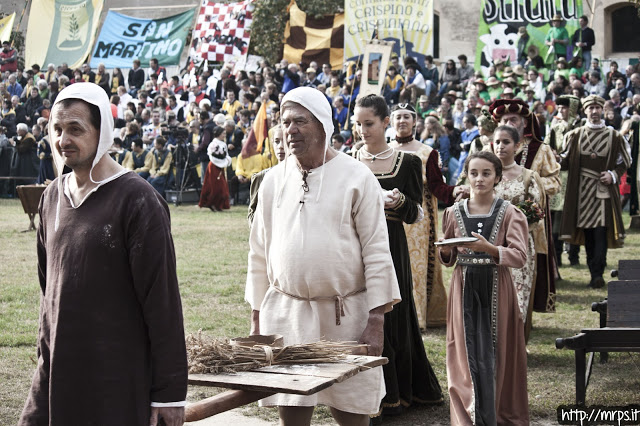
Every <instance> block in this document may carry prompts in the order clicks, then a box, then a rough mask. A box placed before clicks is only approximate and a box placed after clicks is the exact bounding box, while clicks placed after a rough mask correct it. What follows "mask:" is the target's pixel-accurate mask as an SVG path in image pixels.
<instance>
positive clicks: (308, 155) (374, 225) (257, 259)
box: [245, 87, 400, 426]
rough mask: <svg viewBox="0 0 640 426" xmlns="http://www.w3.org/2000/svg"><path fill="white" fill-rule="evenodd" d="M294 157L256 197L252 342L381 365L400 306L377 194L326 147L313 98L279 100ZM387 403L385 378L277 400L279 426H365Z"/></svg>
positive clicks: (329, 128)
mask: <svg viewBox="0 0 640 426" xmlns="http://www.w3.org/2000/svg"><path fill="white" fill-rule="evenodd" d="M281 122H282V128H283V135H284V139H285V141H286V144H287V146H288V151H289V154H290V155H289V156H288V157H287V158H286V159H285V160H284V161H283V162H282V163H280V164H278V165H277V166H275V167H274V168H273V169H272V170H271V172H269V173H268V174H267V175H266V176H265V178H264V182H263V184H262V185H261V187H260V193H259V196H258V200H259V201H258V206H257V209H256V214H255V218H254V222H253V226H252V229H251V237H250V242H249V243H250V251H249V267H248V272H247V288H246V293H245V298H246V300H247V301H248V302H249V303H250V304H251V308H252V310H253V312H252V326H251V333H252V334H274V333H277V334H282V335H283V336H284V343H285V345H291V344H298V343H309V342H315V341H318V340H321V339H324V340H335V341H346V340H351V341H355V340H357V341H360V342H362V343H366V344H368V345H369V349H368V354H369V355H372V356H380V355H381V353H382V346H383V323H384V313H385V312H388V311H389V310H391V306H392V305H393V304H395V303H397V302H399V301H400V292H399V289H398V282H397V279H396V276H395V272H394V268H393V263H392V260H391V254H390V252H389V241H388V235H387V230H386V223H385V217H384V204H383V200H382V193H381V190H380V185H379V184H378V182H377V180H376V178H375V177H374V175H373V174H372V173H371V171H369V169H368V168H367V167H366V166H364V165H363V164H361V163H359V162H358V161H356V160H354V159H352V158H351V157H349V156H347V155H346V154H343V153H338V152H337V151H335V150H334V149H333V148H330V147H329V141H330V138H331V135H332V134H333V123H332V119H331V107H330V105H329V103H328V102H327V100H326V99H325V97H324V95H322V93H321V92H319V91H318V90H316V89H312V88H307V87H303V88H297V89H294V90H292V91H290V92H289V93H287V95H286V96H285V97H284V98H283V100H282V107H281ZM384 394H385V388H384V379H383V377H382V368H381V367H378V368H374V369H371V370H368V371H366V372H362V373H360V374H358V375H357V376H355V377H353V378H351V379H349V380H346V381H345V382H343V383H339V384H335V385H333V386H332V387H330V388H328V389H326V390H323V391H321V392H318V393H317V394H315V395H312V396H298V395H287V394H278V395H275V396H273V397H270V398H267V399H264V400H263V401H262V404H263V405H267V406H274V405H276V406H279V410H280V418H281V424H282V425H285V426H286V425H295V426H300V425H309V424H310V422H311V415H312V413H313V409H314V406H315V405H317V404H324V405H327V406H329V407H330V408H331V412H332V414H333V416H334V418H335V419H336V421H337V422H338V423H339V424H340V425H358V426H359V425H363V426H365V425H368V424H369V414H372V413H375V412H377V411H378V409H379V406H380V401H381V400H382V397H383V396H384Z"/></svg>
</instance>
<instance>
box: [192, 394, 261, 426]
mask: <svg viewBox="0 0 640 426" xmlns="http://www.w3.org/2000/svg"><path fill="white" fill-rule="evenodd" d="M271 395H273V393H269V392H267V393H264V392H250V391H243V390H230V391H227V392H223V393H219V394H218V395H215V396H212V397H211V398H207V399H203V400H202V401H198V402H194V403H193V404H188V405H187V406H186V407H185V413H184V414H185V421H187V422H196V421H198V420H202V419H206V418H207V417H211V416H215V415H216V414H220V413H224V412H225V411H229V410H233V409H234V408H238V407H242V406H243V405H247V404H251V403H252V402H256V401H258V400H261V399H262V398H266V397H268V396H271Z"/></svg>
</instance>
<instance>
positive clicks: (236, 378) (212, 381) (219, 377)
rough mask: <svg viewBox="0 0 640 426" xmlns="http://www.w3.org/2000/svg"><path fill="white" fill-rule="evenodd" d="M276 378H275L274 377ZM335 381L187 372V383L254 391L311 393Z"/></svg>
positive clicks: (296, 376) (254, 373)
mask: <svg viewBox="0 0 640 426" xmlns="http://www.w3.org/2000/svg"><path fill="white" fill-rule="evenodd" d="M276 378H277V379H276ZM334 383H335V380H334V379H331V378H327V377H310V376H298V375H284V374H278V375H275V374H271V373H259V372H256V371H242V372H240V373H223V374H189V384H190V385H199V386H213V387H219V388H227V389H239V390H247V391H254V392H275V393H292V394H296V395H312V394H314V393H316V392H320V391H321V390H322V389H326V388H328V387H329V386H331V385H332V384H334Z"/></svg>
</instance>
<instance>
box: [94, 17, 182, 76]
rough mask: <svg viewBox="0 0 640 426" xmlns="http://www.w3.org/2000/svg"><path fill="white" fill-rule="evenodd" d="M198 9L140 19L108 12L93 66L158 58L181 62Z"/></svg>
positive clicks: (126, 65) (123, 64)
mask: <svg viewBox="0 0 640 426" xmlns="http://www.w3.org/2000/svg"><path fill="white" fill-rule="evenodd" d="M194 14H195V9H192V10H188V11H186V12H184V13H181V14H179V15H174V16H169V17H167V18H162V19H139V18H133V17H131V16H126V15H122V14H120V13H117V12H112V11H109V13H108V14H107V18H106V19H105V20H104V24H103V25H102V30H101V31H100V36H99V37H98V39H97V40H96V43H95V47H94V50H93V54H92V55H91V68H96V67H97V66H98V64H100V63H103V64H104V65H105V66H106V67H107V68H116V67H118V68H131V62H132V61H133V60H134V59H139V60H140V61H141V62H142V63H145V62H147V61H148V60H149V59H151V58H157V59H158V62H159V63H160V64H161V65H165V66H166V65H178V64H179V62H180V55H181V54H182V49H183V48H184V44H185V41H186V40H187V35H188V34H189V32H190V31H191V29H192V27H193V17H194Z"/></svg>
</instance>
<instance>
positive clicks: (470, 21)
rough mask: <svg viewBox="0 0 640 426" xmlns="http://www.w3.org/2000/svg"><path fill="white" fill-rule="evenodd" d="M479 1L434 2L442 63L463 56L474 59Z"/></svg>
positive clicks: (447, 0)
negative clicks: (438, 22) (438, 25)
mask: <svg viewBox="0 0 640 426" xmlns="http://www.w3.org/2000/svg"><path fill="white" fill-rule="evenodd" d="M481 5H482V2H481V0H435V1H434V13H435V14H438V15H439V16H440V52H439V53H440V54H439V57H438V58H437V59H436V60H438V61H441V62H444V61H446V60H448V59H455V58H457V57H458V55H460V54H465V55H467V57H468V58H469V62H470V63H473V61H474V59H475V50H476V43H477V41H478V19H479V17H480V7H481Z"/></svg>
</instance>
